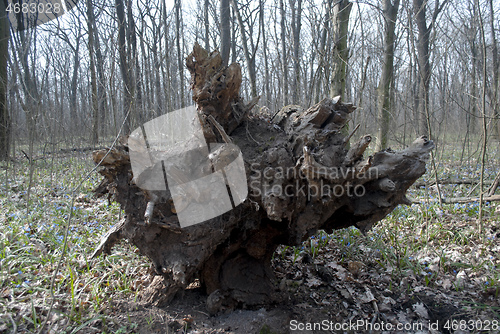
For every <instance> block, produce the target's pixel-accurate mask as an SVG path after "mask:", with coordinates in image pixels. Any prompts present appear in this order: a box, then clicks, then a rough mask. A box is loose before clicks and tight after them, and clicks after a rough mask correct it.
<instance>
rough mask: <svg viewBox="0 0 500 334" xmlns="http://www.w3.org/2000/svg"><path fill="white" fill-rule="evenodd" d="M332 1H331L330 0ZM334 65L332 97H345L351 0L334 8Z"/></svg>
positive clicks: (337, 4) (344, 0) (342, 1)
mask: <svg viewBox="0 0 500 334" xmlns="http://www.w3.org/2000/svg"><path fill="white" fill-rule="evenodd" d="M330 1H331V0H330ZM332 9H333V15H332V19H333V34H332V35H333V36H332V37H333V42H334V47H333V63H332V75H331V77H330V78H331V81H330V82H331V86H330V97H332V98H333V97H335V96H340V97H341V98H343V97H344V94H345V87H346V75H347V61H348V59H347V58H348V56H349V49H348V48H347V34H348V31H349V16H350V14H351V9H352V3H351V2H349V0H340V1H337V2H336V3H335V4H334V5H333V6H332Z"/></svg>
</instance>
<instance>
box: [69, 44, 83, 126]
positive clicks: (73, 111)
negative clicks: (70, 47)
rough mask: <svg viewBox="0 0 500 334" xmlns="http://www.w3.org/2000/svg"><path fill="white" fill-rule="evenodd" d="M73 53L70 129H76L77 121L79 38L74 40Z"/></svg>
mask: <svg viewBox="0 0 500 334" xmlns="http://www.w3.org/2000/svg"><path fill="white" fill-rule="evenodd" d="M74 52H75V55H74V57H73V75H72V77H71V88H70V103H69V104H70V115H71V120H70V122H71V123H70V124H71V130H72V131H74V130H77V129H78V127H77V124H78V123H79V122H78V110H77V109H78V108H77V106H78V104H77V102H76V100H77V99H76V96H77V93H78V91H77V90H78V71H79V69H80V54H79V53H80V39H79V38H78V39H77V40H76V46H75V49H74Z"/></svg>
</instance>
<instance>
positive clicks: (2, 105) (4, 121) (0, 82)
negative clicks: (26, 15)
mask: <svg viewBox="0 0 500 334" xmlns="http://www.w3.org/2000/svg"><path fill="white" fill-rule="evenodd" d="M0 13H1V14H0V161H3V160H7V158H8V157H9V149H10V129H11V122H10V115H9V108H8V107H7V79H8V73H7V61H8V58H9V39H10V32H9V17H8V15H7V12H6V7H5V2H4V1H0Z"/></svg>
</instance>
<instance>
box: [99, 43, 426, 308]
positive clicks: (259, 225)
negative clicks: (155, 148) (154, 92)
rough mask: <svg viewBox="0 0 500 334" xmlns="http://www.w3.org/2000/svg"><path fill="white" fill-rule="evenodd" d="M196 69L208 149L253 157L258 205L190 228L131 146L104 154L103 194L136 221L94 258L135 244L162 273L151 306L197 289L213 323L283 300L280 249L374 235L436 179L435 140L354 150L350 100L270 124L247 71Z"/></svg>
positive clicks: (363, 144)
mask: <svg viewBox="0 0 500 334" xmlns="http://www.w3.org/2000/svg"><path fill="white" fill-rule="evenodd" d="M187 67H188V69H189V71H190V72H191V76H192V81H191V82H192V86H191V87H192V90H193V100H194V101H195V103H196V104H197V107H198V114H199V119H200V122H201V123H202V128H203V131H204V134H205V138H206V139H207V142H221V143H223V142H227V141H231V142H232V143H234V144H236V145H237V146H238V147H239V148H240V149H241V151H242V154H243V157H244V160H245V170H246V176H247V181H248V189H249V194H248V197H247V199H246V200H245V201H244V202H243V203H242V204H240V205H239V206H237V207H236V208H234V209H233V210H232V211H229V212H227V213H225V214H223V215H221V216H219V217H216V218H214V219H211V220H209V221H206V222H204V223H201V224H197V225H193V226H189V227H186V228H181V227H180V226H179V223H178V218H177V214H176V209H175V208H174V206H173V204H172V199H171V198H170V197H169V196H170V193H169V191H168V190H167V191H165V192H159V191H156V192H155V193H152V192H148V191H146V190H141V189H140V188H138V187H137V186H136V185H135V183H134V182H133V181H132V171H131V166H130V161H129V156H128V151H127V146H126V145H121V146H119V147H116V148H114V149H113V150H112V151H111V153H110V154H108V155H107V156H106V157H105V153H106V152H105V151H98V152H95V154H94V161H96V163H97V162H99V161H101V160H103V161H102V165H103V169H102V170H101V174H102V175H103V176H104V180H103V182H102V184H101V185H100V186H99V187H98V189H97V190H96V193H98V194H105V193H108V194H109V195H110V196H111V195H112V196H113V198H114V199H115V200H116V201H117V202H119V203H120V204H121V206H122V208H123V209H124V210H125V217H124V218H123V220H122V221H121V222H120V223H119V224H117V226H115V227H114V228H113V229H112V230H111V231H109V232H108V234H107V235H106V236H105V237H104V238H103V241H102V243H101V245H100V246H99V247H98V249H97V250H96V252H95V254H94V255H98V254H100V253H101V252H102V251H105V252H109V251H110V250H111V248H112V246H113V244H114V243H115V242H116V241H118V240H120V239H123V238H126V239H128V240H129V241H130V242H131V243H133V244H135V245H136V246H137V247H138V248H139V250H140V251H141V252H142V253H143V254H145V255H146V256H147V257H148V258H149V259H150V260H151V262H152V263H153V265H154V268H155V269H156V273H157V274H158V276H157V278H156V279H155V281H154V283H153V284H152V286H151V287H150V288H149V289H148V291H147V293H146V298H147V300H149V301H151V302H155V303H160V304H161V303H164V302H168V301H169V300H170V299H171V298H172V297H173V296H174V295H175V293H176V292H177V291H179V290H181V289H183V288H185V287H186V286H187V285H188V284H190V283H191V282H192V281H193V280H194V279H196V278H199V279H200V282H201V284H202V286H203V287H204V288H205V289H206V292H207V295H208V298H207V308H208V310H209V311H210V312H217V311H219V310H221V309H224V308H234V307H247V306H255V305H261V304H267V303H270V302H272V301H276V300H279V296H278V294H276V291H275V284H274V281H273V277H274V276H273V271H272V269H271V267H270V262H271V257H272V254H273V252H274V251H275V249H276V247H277V246H278V245H280V244H284V245H299V244H300V243H301V242H302V241H304V240H305V239H306V238H308V237H309V236H311V235H313V234H314V233H315V232H316V231H317V230H318V229H324V230H326V231H327V232H331V231H332V230H334V229H339V228H344V227H348V226H356V227H358V228H359V229H361V230H362V231H366V230H368V229H369V228H370V227H371V226H372V225H373V224H375V223H376V222H377V221H379V220H380V219H382V218H383V217H385V216H386V215H387V214H388V213H390V212H391V211H392V210H393V209H394V208H395V207H396V206H397V205H399V204H402V203H403V204H404V203H408V202H409V201H408V200H407V199H406V197H405V192H406V190H407V189H408V187H410V186H411V185H412V183H413V182H415V180H416V179H417V178H419V177H420V176H421V175H422V174H423V173H424V172H425V162H426V160H427V159H428V155H429V151H430V150H431V149H432V148H433V147H434V144H433V143H432V141H428V140H427V139H426V138H425V137H422V138H419V139H417V140H416V141H415V142H414V143H413V144H412V145H411V146H410V147H408V148H406V149H405V150H402V151H398V152H394V151H390V150H385V151H382V152H378V153H375V154H374V155H372V156H369V157H364V151H365V150H366V148H367V147H368V145H369V143H370V142H371V137H370V136H363V137H361V138H360V139H359V140H358V141H357V142H355V143H353V144H351V145H350V149H348V148H347V145H346V144H347V142H346V137H345V136H344V135H343V134H342V131H341V129H342V128H343V127H344V125H345V124H346V122H347V120H348V117H349V114H350V113H352V112H354V110H355V107H354V106H353V105H352V104H348V103H344V102H342V101H340V99H339V98H336V99H324V100H323V101H321V102H319V103H318V104H316V105H314V106H312V107H310V108H309V109H307V110H303V109H302V108H301V107H300V106H287V107H284V108H283V109H282V110H281V111H280V112H278V113H277V114H276V115H274V117H273V118H272V119H269V118H266V117H264V116H262V115H258V114H256V113H250V112H249V111H250V109H251V108H252V106H253V105H254V104H255V103H256V101H252V102H250V103H249V104H245V103H243V101H242V99H241V98H240V96H239V88H240V84H241V70H240V67H239V65H237V64H232V65H230V66H229V67H225V66H223V65H222V61H221V58H220V55H219V54H218V52H212V53H209V52H207V51H206V50H204V49H202V48H201V47H200V46H199V45H195V47H194V50H193V52H192V53H191V54H190V55H189V56H188V58H187ZM351 135H352V134H351ZM351 135H350V136H348V137H347V139H348V138H350V137H351ZM103 158H104V159H103Z"/></svg>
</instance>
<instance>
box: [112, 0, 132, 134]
mask: <svg viewBox="0 0 500 334" xmlns="http://www.w3.org/2000/svg"><path fill="white" fill-rule="evenodd" d="M115 7H116V16H117V18H118V53H119V56H120V72H121V75H122V80H123V86H124V87H123V90H124V91H123V95H124V99H123V116H124V117H125V118H126V120H125V123H124V125H123V132H124V133H126V134H128V133H130V118H131V117H130V116H131V115H130V114H131V113H132V96H133V95H132V89H133V88H132V79H131V75H130V67H129V66H130V65H131V64H130V63H129V60H130V59H129V58H128V56H127V54H128V53H127V45H126V43H125V40H126V38H125V37H126V36H125V8H124V5H123V0H115Z"/></svg>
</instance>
